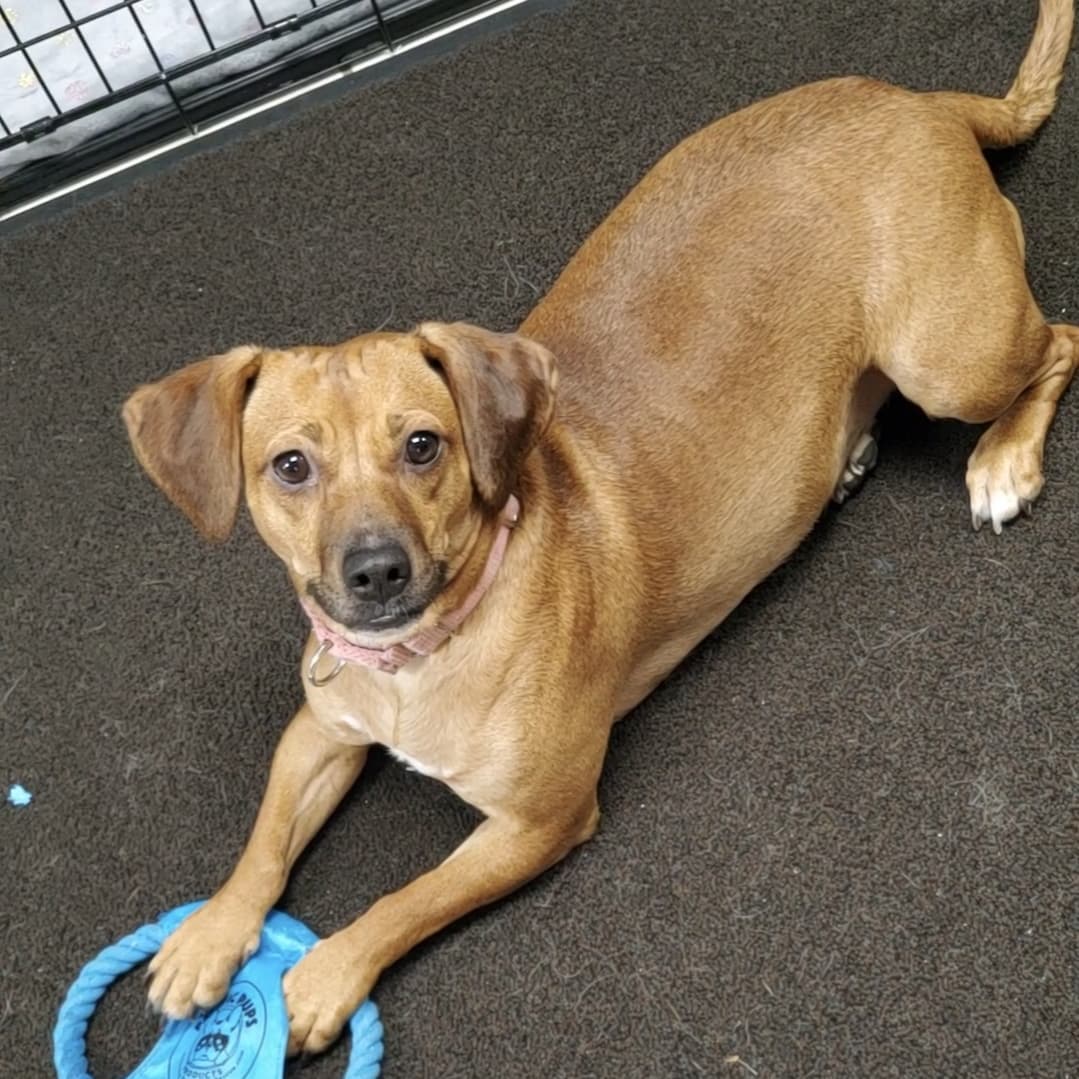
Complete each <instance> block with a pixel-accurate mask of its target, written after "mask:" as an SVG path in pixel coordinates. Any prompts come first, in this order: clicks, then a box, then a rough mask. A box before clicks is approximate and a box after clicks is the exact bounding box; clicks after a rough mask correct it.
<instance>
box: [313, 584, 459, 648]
mask: <svg viewBox="0 0 1079 1079" xmlns="http://www.w3.org/2000/svg"><path fill="white" fill-rule="evenodd" d="M440 588H441V580H439V579H437V575H436V579H435V580H433V581H432V582H431V584H430V585H429V586H428V587H426V588H423V589H422V590H416V592H415V593H413V594H409V595H403V596H399V597H397V598H396V599H394V600H391V601H390V602H388V603H371V602H366V603H365V602H362V601H357V600H354V599H352V598H351V597H349V596H343V595H341V594H340V593H339V592H337V591H335V590H334V589H333V588H329V587H327V586H325V585H324V584H323V583H322V582H320V581H314V582H312V583H311V584H310V585H308V587H307V594H308V596H309V597H310V599H309V601H308V604H307V606H308V608H309V613H312V612H311V611H310V601H311V600H313V601H314V603H315V604H317V606H318V613H319V614H321V615H322V616H323V617H324V619H325V620H326V621H328V622H329V623H330V624H331V627H330V628H332V629H335V630H336V631H338V632H340V633H341V634H342V635H343V636H344V637H345V638H346V639H348V638H349V637H356V638H371V637H375V638H379V637H382V636H384V635H385V634H388V633H392V632H396V631H400V630H402V629H405V628H406V627H408V626H412V625H414V624H415V623H417V622H418V621H419V620H420V619H421V618H422V617H423V615H424V613H425V612H426V610H427V608H428V607H429V606H430V605H431V602H432V601H433V600H434V599H435V597H436V596H437V595H438V593H439V590H440ZM409 592H410V593H412V592H413V590H412V589H410V590H409ZM354 643H356V644H359V645H361V646H362V644H363V641H362V640H356V641H355V642H354Z"/></svg>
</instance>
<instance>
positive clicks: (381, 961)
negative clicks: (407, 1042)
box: [284, 801, 599, 1053]
mask: <svg viewBox="0 0 1079 1079" xmlns="http://www.w3.org/2000/svg"><path fill="white" fill-rule="evenodd" d="M598 821H599V811H598V809H597V808H596V805H595V802H594V801H592V802H591V803H590V804H589V805H588V807H587V809H586V810H585V811H584V812H582V813H579V814H574V815H571V816H569V817H567V818H563V819H561V820H560V821H559V822H558V823H551V822H550V821H545V822H544V823H543V824H525V823H522V822H519V821H516V820H514V819H512V818H502V819H498V818H494V817H491V818H488V819H487V820H485V821H484V822H483V823H482V824H481V825H480V826H479V827H478V828H477V829H476V830H475V831H474V832H473V833H472V835H471V836H469V838H468V839H466V840H465V842H464V843H462V844H461V846H459V847H458V848H457V850H455V851H454V852H453V854H451V855H450V856H449V858H447V859H446V860H445V861H444V862H443V863H442V864H441V865H440V866H438V867H437V868H436V869H433V870H431V872H429V873H425V874H424V875H423V876H422V877H418V878H417V879H416V880H414V881H413V882H412V883H411V884H409V885H407V886H406V887H404V888H402V889H401V890H400V891H398V892H394V893H392V894H391V895H388V896H385V897H383V898H382V899H380V900H379V901H378V902H377V903H375V904H374V905H373V906H372V907H371V908H370V910H368V911H367V913H366V914H364V915H363V916H362V917H360V918H359V919H357V920H356V921H355V922H353V923H352V925H350V926H349V927H348V928H347V929H344V930H342V931H341V932H339V933H336V934H334V935H333V936H332V937H329V938H327V939H326V940H324V941H321V942H320V943H319V944H316V945H315V947H314V948H313V949H312V950H311V951H310V952H308V954H307V955H306V956H305V957H304V958H303V959H302V960H300V962H299V963H298V964H297V965H296V966H295V967H293V968H292V970H290V971H289V972H288V973H287V974H286V975H285V980H284V985H285V999H286V1002H287V1005H288V1011H289V1025H290V1036H289V1052H290V1053H298V1052H308V1053H319V1052H322V1050H324V1049H325V1048H327V1046H329V1045H330V1044H331V1043H332V1042H333V1041H334V1039H335V1038H336V1037H337V1035H338V1034H339V1033H340V1031H341V1028H342V1026H343V1025H344V1024H345V1023H346V1022H347V1020H348V1018H349V1016H350V1015H351V1014H352V1013H353V1012H354V1011H355V1010H356V1008H357V1007H358V1006H359V1005H360V1004H361V1003H362V1002H363V1000H364V999H365V998H366V997H367V995H368V994H369V993H370V991H371V988H372V986H373V985H374V984H375V982H376V981H377V979H378V977H379V975H380V974H381V973H382V971H383V970H385V969H386V968H387V967H389V966H391V965H392V964H393V963H395V962H396V961H397V960H398V959H400V958H401V956H403V955H404V954H405V953H406V952H407V951H408V950H409V949H410V948H412V947H414V946H415V945H416V944H418V943H419V942H420V941H421V940H424V939H425V938H427V937H429V936H431V934H432V933H437V932H438V931H439V930H440V929H442V928H443V927H444V926H446V925H448V924H449V923H450V922H452V921H454V920H456V919H457V918H460V917H462V916H463V915H465V914H468V913H469V912H470V911H473V910H475V909H476V908H477V907H481V906H483V905H485V904H487V903H491V902H493V901H494V900H496V899H501V898H502V897H503V896H505V895H508V894H509V893H510V892H512V891H514V890H515V889H516V888H518V887H520V886H521V885H522V884H524V883H525V882H526V881H528V880H531V879H532V878H533V877H535V876H538V875H539V874H540V873H542V872H543V871H544V870H545V869H547V868H549V867H550V866H552V865H554V864H555V862H557V861H559V860H561V859H562V858H563V857H565V855H566V854H568V853H569V851H570V850H572V849H573V847H575V846H576V845H577V844H578V843H583V842H584V841H585V840H586V839H588V838H589V837H590V836H591V835H592V833H593V832H594V831H595V830H596V825H597V823H598Z"/></svg>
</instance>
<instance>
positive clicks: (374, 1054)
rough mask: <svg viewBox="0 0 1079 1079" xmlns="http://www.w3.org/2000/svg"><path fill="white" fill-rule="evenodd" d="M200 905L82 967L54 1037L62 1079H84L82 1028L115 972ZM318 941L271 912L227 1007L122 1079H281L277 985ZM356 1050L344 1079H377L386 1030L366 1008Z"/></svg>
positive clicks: (352, 1024)
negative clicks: (256, 948) (256, 947)
mask: <svg viewBox="0 0 1079 1079" xmlns="http://www.w3.org/2000/svg"><path fill="white" fill-rule="evenodd" d="M201 906H202V903H187V904H185V905H184V906H182V907H177V908H176V909H175V910H170V911H169V912H168V913H167V914H163V915H162V916H161V918H160V919H159V920H158V921H157V922H154V923H151V924H150V925H144V926H143V927H142V928H141V929H136V930H135V932H134V933H131V934H129V935H128V936H126V937H124V939H123V940H121V941H118V942H117V943H116V944H112V945H110V946H109V947H107V948H106V949H105V950H104V951H102V952H101V953H100V954H99V955H97V956H95V957H94V958H93V959H91V960H90V962H89V963H87V964H86V966H84V967H83V968H82V971H81V972H80V973H79V976H78V978H76V979H75V983H74V985H72V987H71V988H70V989H69V990H68V994H67V997H66V998H65V999H64V1003H63V1004H62V1005H61V1006H60V1014H59V1015H58V1016H57V1019H56V1029H55V1030H54V1031H53V1038H52V1044H53V1062H54V1064H55V1065H56V1074H57V1077H58V1079H90V1073H89V1071H88V1070H87V1068H88V1065H87V1060H86V1028H87V1027H88V1026H89V1025H90V1019H91V1017H92V1016H93V1014H94V1009H95V1008H96V1007H97V1002H98V1001H99V1000H100V999H101V998H102V997H103V996H104V995H105V992H106V990H107V989H108V988H109V986H110V985H112V983H113V982H114V981H115V980H116V979H117V978H118V977H120V975H121V974H126V973H127V972H128V971H129V970H131V968H132V967H136V966H138V965H139V963H141V962H143V961H144V960H146V959H149V958H150V956H152V955H154V954H155V953H156V952H157V950H158V949H159V948H160V947H161V945H162V944H163V943H164V942H165V938H166V937H167V936H168V935H169V934H170V933H171V932H172V931H173V930H174V929H175V928H176V927H177V926H178V925H179V924H180V923H181V922H182V921H183V920H184V919H185V918H186V917H187V916H188V915H189V914H193V913H194V912H195V911H196V910H198V908H199V907H201ZM317 943H318V937H317V936H315V934H314V933H312V932H311V930H310V929H308V928H307V926H305V925H304V924H303V922H299V921H297V920H296V919H295V918H292V917H290V916H289V915H288V914H284V913H282V912H281V911H279V910H275V911H272V912H271V913H270V915H269V916H268V917H267V919H266V923H265V925H264V926H263V928H262V940H261V942H260V944H259V949H258V951H257V952H256V953H255V954H254V955H253V956H252V957H251V958H250V959H248V961H247V962H246V963H245V964H244V965H243V966H242V967H241V968H240V969H239V970H238V971H237V972H236V975H235V977H234V978H233V979H232V984H231V985H230V986H229V991H228V993H227V994H226V995H225V999H224V1000H222V1001H221V1003H220V1004H218V1005H217V1006H216V1007H215V1008H212V1009H211V1010H210V1011H208V1012H203V1013H201V1014H199V1015H196V1016H194V1017H193V1018H191V1019H173V1020H170V1021H169V1022H168V1023H166V1024H165V1029H164V1031H163V1032H162V1035H161V1037H160V1039H159V1040H158V1042H157V1044H156V1045H155V1046H154V1047H153V1049H151V1050H150V1052H149V1053H148V1054H147V1056H146V1058H145V1059H144V1060H143V1061H142V1063H141V1064H139V1066H138V1067H137V1068H136V1069H135V1070H134V1071H133V1072H132V1073H131V1074H130V1075H129V1076H128V1079H281V1076H282V1075H283V1074H284V1069H285V1049H286V1047H287V1045H288V1015H287V1013H286V1011H285V997H284V993H283V992H282V991H281V978H282V976H283V975H284V973H285V971H287V970H288V969H289V968H290V967H292V966H295V964H296V963H297V962H298V961H299V960H300V959H301V958H302V957H303V956H304V955H305V954H306V952H308V951H309V950H310V949H311V948H312V947H313V946H314V945H315V944H317ZM348 1026H349V1033H350V1035H351V1038H352V1048H351V1050H350V1052H349V1060H348V1067H347V1068H346V1070H345V1079H378V1074H379V1072H380V1070H381V1065H382V1024H381V1023H380V1022H379V1018H378V1009H377V1008H376V1007H375V1005H374V1002H373V1001H371V1000H366V1001H364V1003H363V1004H362V1005H361V1006H360V1007H359V1009H358V1010H357V1011H356V1013H355V1014H354V1015H353V1016H352V1018H351V1019H350V1020H349V1024H348Z"/></svg>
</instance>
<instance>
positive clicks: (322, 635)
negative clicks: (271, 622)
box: [300, 495, 521, 686]
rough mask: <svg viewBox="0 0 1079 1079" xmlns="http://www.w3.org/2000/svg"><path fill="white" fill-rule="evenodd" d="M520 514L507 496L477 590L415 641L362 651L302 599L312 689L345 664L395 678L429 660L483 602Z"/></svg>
mask: <svg viewBox="0 0 1079 1079" xmlns="http://www.w3.org/2000/svg"><path fill="white" fill-rule="evenodd" d="M520 513H521V504H520V502H519V501H518V500H517V498H516V496H515V495H510V497H509V501H507V502H506V505H505V506H504V507H503V508H502V514H501V518H500V522H499V527H498V535H497V536H495V542H494V544H493V545H492V547H491V553H490V554H489V555H488V556H487V565H486V566H484V568H483V574H482V575H481V577H480V579H479V581H478V582H477V583H476V587H475V588H473V589H472V591H471V592H469V594H468V596H467V597H466V598H465V601H464V603H462V604H461V606H460V607H458V608H457V610H455V611H451V612H450V613H449V614H448V615H446V616H444V617H443V618H440V619H439V620H438V621H437V622H436V623H435V624H434V625H433V626H431V627H430V628H429V629H424V630H420V632H419V633H417V634H416V636H415V637H410V638H409V639H408V640H407V641H401V642H400V643H399V644H395V645H391V646H390V647H389V648H362V647H361V646H360V645H358V644H353V643H352V642H351V641H348V640H346V639H345V638H344V637H342V636H341V634H340V633H336V632H335V631H334V630H332V629H330V627H329V626H328V625H326V623H325V622H324V621H323V620H322V617H321V615H320V614H319V613H318V611H317V609H316V608H315V606H314V604H313V603H311V602H310V601H309V600H307V599H301V600H300V603H301V604H302V606H303V609H304V610H305V611H306V612H307V617H308V618H309V619H310V620H311V628H312V629H313V630H314V633H315V636H316V637H317V638H318V641H319V646H318V649H317V651H316V652H315V654H314V655H313V656H312V657H311V662H310V663H309V664H308V665H307V678H308V681H310V682H311V684H312V685H315V686H324V685H325V684H326V683H327V682H329V681H331V679H333V678H334V676H335V675H337V673H338V672H339V671H340V670H341V668H342V667H343V666H344V665H345V664H346V663H358V664H359V665H360V666H361V667H370V668H371V669H372V670H375V671H385V672H386V673H387V674H396V673H397V672H398V671H399V670H400V669H401V667H403V666H404V665H405V664H406V663H407V662H408V661H409V660H410V659H415V658H416V656H429V655H430V654H431V653H432V652H433V651H434V650H435V649H436V648H438V646H439V645H441V644H442V643H443V642H444V641H445V640H446V638H447V637H449V636H450V635H451V634H452V633H454V632H455V631H456V630H457V629H458V628H459V627H460V625H461V623H462V622H464V620H465V619H466V618H467V617H468V616H469V615H470V614H471V613H472V612H473V611H474V610H475V609H476V605H477V604H478V603H479V601H480V600H481V599H483V595H484V593H485V592H486V591H487V589H488V588H490V587H491V583H492V581H494V579H495V575H496V574H497V573H498V568H499V566H501V565H502V559H503V557H504V555H505V553H506V545H507V544H508V543H509V538H510V532H512V531H513V529H514V527H515V526H516V524H517V519H518V517H519V516H520ZM327 654H328V655H331V656H333V657H334V659H336V660H337V665H336V666H335V667H334V668H333V669H332V670H331V671H330V673H329V674H328V675H325V676H324V677H320V676H319V674H318V665H319V663H320V662H321V661H322V657H323V656H325V655H327Z"/></svg>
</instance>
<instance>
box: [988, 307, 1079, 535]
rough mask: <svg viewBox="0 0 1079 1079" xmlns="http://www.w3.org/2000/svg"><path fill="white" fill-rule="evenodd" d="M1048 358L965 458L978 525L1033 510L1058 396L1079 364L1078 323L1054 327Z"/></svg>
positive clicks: (998, 522) (999, 522)
mask: <svg viewBox="0 0 1079 1079" xmlns="http://www.w3.org/2000/svg"><path fill="white" fill-rule="evenodd" d="M1049 329H1050V330H1051V331H1052V336H1051V338H1050V340H1049V344H1048V346H1047V347H1046V349H1045V362H1044V363H1043V364H1042V366H1041V368H1040V370H1039V371H1038V373H1037V374H1036V375H1035V377H1034V379H1033V380H1032V381H1031V382H1030V384H1029V385H1028V386H1027V387H1026V389H1025V390H1023V392H1022V393H1020V394H1019V396H1018V397H1017V398H1016V400H1015V401H1014V402H1013V403H1012V405H1011V406H1010V407H1009V408H1008V409H1007V410H1005V411H1004V412H1003V413H1002V414H1001V415H1000V416H999V417H998V418H997V419H996V421H995V422H994V423H993V424H992V426H990V427H989V428H988V430H986V431H985V433H984V434H983V435H982V437H981V438H980V439H979V440H978V445H977V446H976V447H975V448H974V452H973V453H972V454H971V455H970V460H969V461H968V462H967V490H968V491H969V492H970V516H971V521H972V523H973V525H974V527H975V528H980V527H981V526H982V525H983V524H985V523H987V522H988V523H991V524H992V526H993V531H994V532H996V533H998V534H999V533H1000V531H1001V529H1002V527H1003V525H1004V523H1005V522H1006V521H1010V520H1012V518H1014V517H1017V516H1018V515H1019V513H1020V512H1023V513H1029V512H1030V507H1031V504H1032V503H1033V502H1034V500H1035V499H1036V498H1037V497H1038V495H1039V494H1041V490H1042V485H1043V483H1044V482H1045V481H1044V477H1043V474H1042V455H1043V453H1044V450H1045V438H1046V435H1047V434H1048V432H1049V426H1050V424H1051V423H1052V422H1053V417H1054V416H1055V415H1056V410H1057V401H1059V399H1060V396H1061V394H1062V393H1063V392H1064V391H1065V390H1066V389H1067V388H1068V383H1069V382H1071V379H1072V376H1073V375H1074V373H1075V369H1076V366H1077V365H1079V328H1077V327H1075V326H1066V325H1056V326H1050V327H1049Z"/></svg>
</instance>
